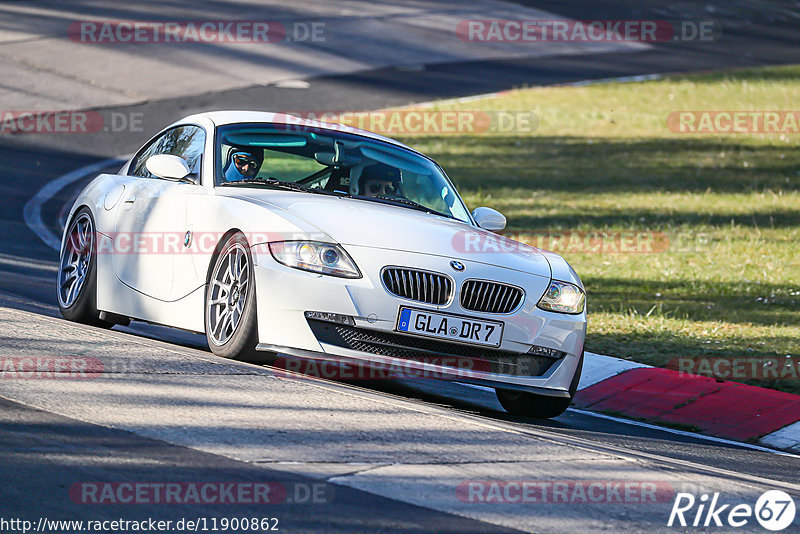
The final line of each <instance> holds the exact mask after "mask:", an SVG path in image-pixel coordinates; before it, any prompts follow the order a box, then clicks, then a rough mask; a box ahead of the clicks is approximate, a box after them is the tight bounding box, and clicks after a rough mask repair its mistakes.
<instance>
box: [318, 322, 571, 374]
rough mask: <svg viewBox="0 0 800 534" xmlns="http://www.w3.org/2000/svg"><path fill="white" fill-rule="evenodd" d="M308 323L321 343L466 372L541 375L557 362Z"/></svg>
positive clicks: (423, 338)
mask: <svg viewBox="0 0 800 534" xmlns="http://www.w3.org/2000/svg"><path fill="white" fill-rule="evenodd" d="M308 324H309V326H310V327H311V331H312V332H313V333H314V335H315V336H316V338H317V340H318V341H319V342H320V343H326V344H328V345H333V346H336V347H343V348H347V349H351V350H357V351H360V352H366V353H369V354H376V355H381V356H388V357H391V358H399V359H403V360H412V361H417V362H425V363H431V364H437V365H443V366H445V367H453V368H456V369H461V370H467V371H483V372H487V373H497V374H504V375H515V376H541V375H543V374H544V373H546V372H547V370H548V369H550V367H551V366H552V365H553V363H554V362H556V361H557V360H555V359H553V358H547V357H545V356H536V355H532V354H525V353H519V352H511V351H506V350H498V349H491V348H484V347H479V346H475V345H464V344H459V343H450V342H447V341H439V340H435V339H429V338H425V337H416V336H407V335H403V334H397V333H393V332H384V331H379V330H369V329H366V328H358V327H353V326H347V325H340V324H335V323H329V322H326V321H319V320H316V319H308Z"/></svg>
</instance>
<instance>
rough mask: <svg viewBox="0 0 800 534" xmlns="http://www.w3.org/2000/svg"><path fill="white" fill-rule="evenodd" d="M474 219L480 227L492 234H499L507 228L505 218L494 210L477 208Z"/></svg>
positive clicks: (473, 214) (473, 215) (473, 213)
mask: <svg viewBox="0 0 800 534" xmlns="http://www.w3.org/2000/svg"><path fill="white" fill-rule="evenodd" d="M472 218H473V219H475V222H476V223H478V226H480V227H481V228H483V229H484V230H489V231H491V232H497V231H499V230H502V229H503V228H505V227H506V218H505V216H504V215H503V214H502V213H500V212H499V211H497V210H493V209H492V208H475V211H473V212H472Z"/></svg>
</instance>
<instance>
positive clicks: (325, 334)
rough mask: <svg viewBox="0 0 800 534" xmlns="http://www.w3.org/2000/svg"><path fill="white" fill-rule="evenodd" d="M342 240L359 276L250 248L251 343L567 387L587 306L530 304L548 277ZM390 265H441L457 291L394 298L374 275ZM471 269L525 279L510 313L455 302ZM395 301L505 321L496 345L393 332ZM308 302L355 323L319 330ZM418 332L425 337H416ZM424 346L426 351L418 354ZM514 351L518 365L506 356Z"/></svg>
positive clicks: (472, 377)
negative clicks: (434, 299) (290, 262)
mask: <svg viewBox="0 0 800 534" xmlns="http://www.w3.org/2000/svg"><path fill="white" fill-rule="evenodd" d="M345 248H346V250H347V251H348V253H349V254H350V255H351V257H352V258H353V259H354V261H355V262H356V264H357V265H358V266H359V268H360V269H361V272H362V273H363V275H364V276H363V277H362V278H360V279H344V278H336V277H332V276H324V275H319V274H315V273H310V272H305V271H300V270H297V269H292V268H289V267H286V266H283V265H281V264H279V263H277V262H276V261H275V260H274V259H273V258H272V256H271V255H270V253H269V251H268V248H267V246H266V245H259V246H255V247H253V258H254V260H255V261H254V263H255V267H256V268H255V275H256V300H257V304H258V333H259V344H258V347H257V349H258V350H264V351H273V352H278V353H282V354H286V355H290V356H295V357H300V358H308V359H314V360H324V361H336V362H341V363H357V364H367V365H370V366H379V367H383V368H387V367H388V368H402V369H405V370H407V371H408V372H409V373H411V374H414V375H417V376H428V377H435V378H439V379H447V380H458V381H461V382H468V383H474V384H480V385H485V386H490V387H500V388H506V389H518V390H525V391H531V392H535V393H539V394H542V395H550V396H557V397H565V396H569V393H568V391H569V387H570V384H571V382H572V379H573V377H574V375H575V372H576V370H577V369H578V364H579V359H580V355H581V354H582V352H583V342H584V338H585V335H586V314H585V313H581V314H578V315H567V314H560V313H552V312H547V311H544V310H541V309H539V308H538V307H537V306H536V304H537V303H538V300H539V298H540V297H541V295H542V294H543V293H544V290H545V289H546V287H547V285H548V284H549V281H550V279H549V277H544V276H538V275H534V274H529V273H523V272H520V271H516V270H511V269H505V268H501V267H497V266H493V265H488V264H483V263H480V262H478V261H464V260H461V261H462V263H464V264H465V266H466V268H465V269H464V271H463V272H455V271H454V270H453V269H452V268H451V267H450V260H451V259H452V258H449V257H445V256H434V255H425V254H418V253H410V252H401V251H394V250H385V249H372V248H368V247H358V246H351V245H348V246H346V247H345ZM387 265H400V266H408V267H413V268H419V269H424V270H428V271H434V272H439V273H444V274H446V275H447V276H449V277H451V278H452V279H453V281H454V282H455V284H456V297H455V298H453V299H451V301H450V302H448V303H446V304H445V305H442V306H436V305H432V304H426V303H422V302H417V301H411V300H407V299H403V298H400V297H396V296H395V295H392V294H390V293H389V292H388V291H387V290H386V289H385V288H384V286H383V284H382V283H381V280H380V272H381V269H382V268H383V267H385V266H387ZM470 278H472V279H474V278H477V279H483V280H493V281H498V282H505V283H510V284H513V285H516V286H519V287H522V288H523V289H524V290H525V299H524V301H523V302H522V304H521V305H520V306H519V307H518V309H517V310H516V311H514V312H513V313H511V314H488V313H479V312H474V311H470V310H465V309H463V308H461V305H460V302H459V299H458V297H457V294H458V293H457V290H458V288H460V287H461V283H462V282H463V281H464V280H467V279H470ZM401 307H413V308H418V309H427V310H430V311H434V312H441V313H450V314H456V315H462V316H464V315H466V316H470V317H474V318H476V319H484V320H490V321H502V322H503V323H504V325H505V326H504V332H503V338H502V341H501V344H500V346H499V347H497V348H496V349H494V348H489V347H487V348H481V347H476V346H473V345H469V346H467V345H466V344H463V343H448V342H437V341H429V340H428V338H421V337H420V336H415V335H408V334H405V333H398V332H397V331H396V330H395V326H396V324H397V316H398V313H399V310H400V308H401ZM307 311H319V312H328V313H335V314H340V315H344V316H347V317H350V318H352V325H349V326H348V325H335V324H333V323H331V325H330V328H328V329H326V328H324V325H322V327H321V326H320V324H319V323H321V321H316V320H309V319H307V318H306V315H305V312H307ZM354 336H356V337H358V336H361V337H363V338H367V339H369V340H371V343H370V344H369V346H367V345H364V344H363V343H354V342H352V338H353V337H354ZM343 339H344V341H343ZM423 340H428V341H427V342H426V343H425V344H421V343H422V341H423ZM442 343H444V345H443V344H442ZM381 347H384V348H385V350H382V349H381ZM533 347H544V348H547V349H555V350H557V351H560V352H562V353H564V355H563V357H561V358H557V359H553V358H547V357H545V356H534V355H531V354H530V353H529V351H530V350H531V349H532V348H533ZM359 348H361V349H364V348H368V350H359ZM450 349H452V350H450ZM467 349H468V350H467ZM426 354H427V355H428V356H429V357H427V358H426V357H419V356H420V355H423V356H424V355H426ZM451 357H455V358H456V359H455V360H453V359H449V358H451ZM515 358H516V360H517V361H519V362H520V365H519V366H515V365H510V364H509V362H513V361H514V360H515ZM523 361H524V364H525V365H522V363H523ZM523 368H524V369H527V371H523V370H522V369H523ZM531 375H534V376H531Z"/></svg>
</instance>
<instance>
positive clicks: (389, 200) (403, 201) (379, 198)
mask: <svg viewBox="0 0 800 534" xmlns="http://www.w3.org/2000/svg"><path fill="white" fill-rule="evenodd" d="M352 198H357V199H359V200H372V201H375V202H380V203H381V204H393V205H395V206H396V205H400V206H407V207H409V208H411V209H415V210H417V211H424V212H425V213H430V214H431V215H439V216H441V217H447V218H448V219H455V217H453V216H452V215H448V214H446V213H441V212H439V211H436V210H434V209H431V208H429V207H427V206H423V205H422V204H418V203H416V202H414V201H413V200H408V199H407V198H399V197H387V196H383V195H375V196H366V195H364V196H362V195H358V196H354V197H352Z"/></svg>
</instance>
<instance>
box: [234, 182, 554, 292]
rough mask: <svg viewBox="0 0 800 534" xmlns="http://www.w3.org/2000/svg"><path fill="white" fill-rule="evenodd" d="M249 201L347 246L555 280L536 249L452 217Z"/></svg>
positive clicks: (321, 200)
mask: <svg viewBox="0 0 800 534" xmlns="http://www.w3.org/2000/svg"><path fill="white" fill-rule="evenodd" d="M238 196H241V197H247V198H249V199H251V200H254V201H257V202H258V203H261V204H264V205H265V207H266V206H267V205H268V206H273V207H275V208H279V209H281V210H286V211H288V212H290V213H291V214H292V215H294V216H295V217H298V218H300V219H303V220H304V221H306V222H307V223H309V224H311V225H313V226H314V227H315V228H316V229H317V230H319V231H321V232H323V233H324V234H327V235H329V236H330V237H331V238H332V239H334V240H335V241H336V242H338V243H340V244H342V245H345V246H346V245H357V246H362V247H371V248H376V249H388V250H399V251H407V252H416V253H423V254H429V255H435V256H444V257H448V258H452V259H455V260H461V261H471V262H479V263H485V264H489V265H494V266H497V267H504V268H507V269H514V270H517V271H521V272H525V273H530V274H536V275H539V276H543V277H548V278H549V277H550V274H551V270H550V264H549V263H548V261H547V259H546V258H545V256H544V255H543V254H542V253H541V252H540V251H539V250H538V249H536V248H534V247H531V246H528V245H524V244H522V243H518V242H516V241H513V240H510V239H507V238H505V237H503V236H501V235H498V234H495V233H492V232H488V231H486V230H482V229H480V228H476V227H474V226H472V225H470V224H466V223H462V222H460V221H456V220H454V219H450V218H447V217H441V216H437V215H431V214H429V213H425V212H421V211H416V210H413V209H410V208H404V207H397V206H391V205H387V204H381V203H378V202H371V201H366V200H357V199H351V198H344V197H333V196H330V197H329V196H323V195H315V194H309V193H294V192H289V191H269V190H264V191H261V190H255V189H253V190H248V191H247V192H246V193H245V192H241V193H240V194H239V195H238Z"/></svg>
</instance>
